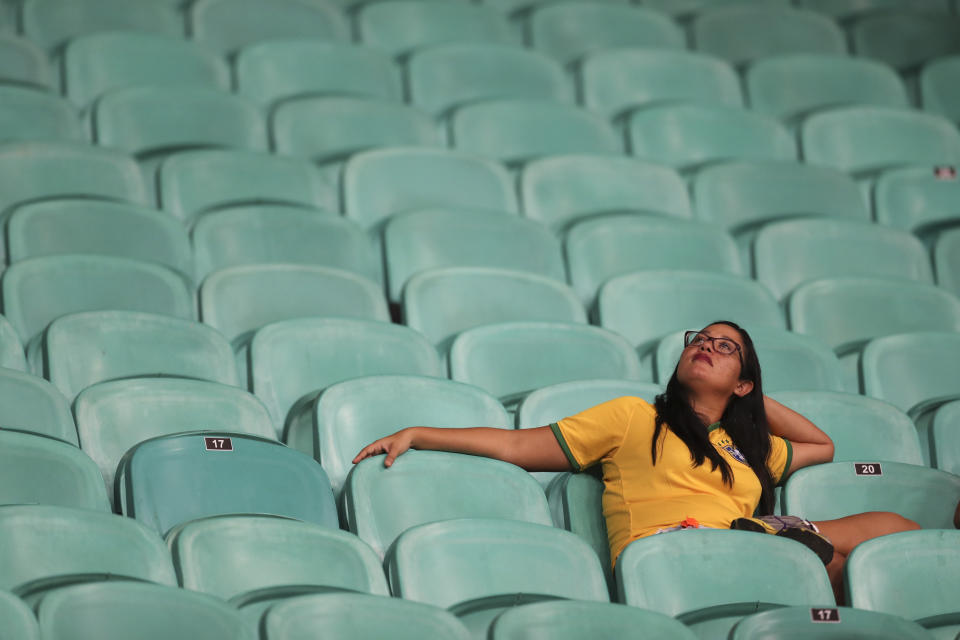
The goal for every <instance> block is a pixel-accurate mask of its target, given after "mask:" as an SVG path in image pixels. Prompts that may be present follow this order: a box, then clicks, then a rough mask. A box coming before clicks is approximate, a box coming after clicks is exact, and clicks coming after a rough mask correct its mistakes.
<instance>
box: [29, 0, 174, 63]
mask: <svg viewBox="0 0 960 640" xmlns="http://www.w3.org/2000/svg"><path fill="white" fill-rule="evenodd" d="M20 22H21V29H22V31H23V34H24V35H25V36H26V37H27V38H29V39H30V40H31V41H32V42H34V43H36V44H37V45H39V46H41V47H43V48H44V49H46V50H48V51H55V50H57V49H59V48H60V47H62V46H63V45H64V43H66V42H67V41H68V40H70V39H71V38H74V37H77V36H82V35H85V34H88V33H93V32H95V31H107V30H121V31H136V32H144V33H157V34H163V35H167V36H172V37H183V35H184V24H183V17H182V16H180V15H179V14H178V13H177V11H176V8H175V7H173V6H172V5H170V4H169V3H166V4H165V3H163V2H154V3H151V4H150V5H148V6H146V7H136V6H133V5H131V4H129V3H126V2H123V0H119V1H118V0H92V1H91V2H84V3H83V4H77V3H76V2H71V1H70V0H53V1H52V2H51V1H50V0H29V1H26V2H24V3H23V5H22V6H21V8H20Z"/></svg>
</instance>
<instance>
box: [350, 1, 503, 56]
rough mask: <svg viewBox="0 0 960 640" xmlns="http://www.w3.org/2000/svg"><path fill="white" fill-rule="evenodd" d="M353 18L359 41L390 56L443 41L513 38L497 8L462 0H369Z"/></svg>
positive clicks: (483, 40) (489, 40)
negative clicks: (457, 0) (371, 1)
mask: <svg viewBox="0 0 960 640" xmlns="http://www.w3.org/2000/svg"><path fill="white" fill-rule="evenodd" d="M356 21H357V34H358V36H359V39H360V41H361V42H362V43H363V44H365V45H367V46H369V47H374V48H377V49H382V50H384V51H386V52H387V53H389V54H391V55H393V56H400V55H404V54H408V53H411V52H412V51H413V50H414V49H418V48H422V47H428V46H431V45H437V44H444V43H447V42H461V43H463V42H495V43H500V44H512V43H514V42H515V36H514V34H513V32H512V31H511V29H510V26H509V25H508V23H507V20H506V18H504V17H503V16H501V15H500V13H499V12H498V11H497V10H495V9H493V8H491V7H487V6H482V5H475V4H471V3H466V2H433V1H432V0H392V1H391V2H378V3H372V4H368V5H366V6H364V7H362V8H361V9H360V11H359V12H358V14H357V18H356Z"/></svg>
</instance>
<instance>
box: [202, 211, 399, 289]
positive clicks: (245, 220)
mask: <svg viewBox="0 0 960 640" xmlns="http://www.w3.org/2000/svg"><path fill="white" fill-rule="evenodd" d="M190 239H191V240H192V241H193V247H194V252H195V253H194V255H195V256H196V259H197V279H198V280H202V279H203V278H205V277H206V276H207V275H209V274H210V273H212V272H214V271H216V270H218V269H225V268H227V267H235V266H239V265H243V264H265V263H288V264H315V265H321V266H327V267H334V268H337V269H342V270H344V271H349V272H351V273H356V274H358V275H361V276H363V277H365V278H370V279H371V280H374V281H377V280H379V279H380V278H381V277H382V274H381V265H380V260H379V256H375V255H374V253H373V248H372V247H371V246H370V240H369V239H368V238H367V234H366V233H364V231H363V229H361V228H360V227H359V226H358V225H356V224H354V223H353V222H352V221H350V220H344V219H343V218H342V217H340V216H339V215H336V214H335V213H334V214H331V213H329V212H326V211H321V210H317V209H307V208H305V207H301V206H290V205H279V204H274V205H246V206H237V207H231V208H228V209H221V210H219V211H214V212H211V213H207V214H204V215H203V216H201V217H200V218H199V219H198V220H197V222H196V224H195V225H194V226H193V230H192V231H191V232H190Z"/></svg>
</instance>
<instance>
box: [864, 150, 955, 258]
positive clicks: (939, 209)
mask: <svg viewBox="0 0 960 640" xmlns="http://www.w3.org/2000/svg"><path fill="white" fill-rule="evenodd" d="M958 197H960V181H958V180H956V179H955V178H951V177H950V174H949V172H947V174H946V175H943V176H942V177H941V176H939V175H938V172H937V171H936V170H935V169H931V168H930V167H905V168H903V169H893V170H890V171H885V172H884V173H883V174H882V175H881V176H880V177H878V178H877V181H876V184H875V186H874V190H873V199H874V213H875V215H876V218H877V222H879V223H880V224H883V225H887V226H890V227H896V228H898V229H903V230H904V231H909V232H911V233H913V234H914V235H916V236H918V237H919V238H920V239H921V240H925V241H927V242H928V243H932V241H933V240H934V239H935V238H936V236H937V234H938V233H939V232H940V231H941V230H943V229H946V228H948V227H951V226H956V225H958V224H960V212H958V211H957V209H956V206H955V204H954V203H955V202H956V200H957V198H958ZM934 261H935V262H936V257H935V258H934Z"/></svg>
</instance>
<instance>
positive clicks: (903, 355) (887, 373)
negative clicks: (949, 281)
mask: <svg viewBox="0 0 960 640" xmlns="http://www.w3.org/2000/svg"><path fill="white" fill-rule="evenodd" d="M958 357H960V333H957V332H953V331H936V332H933V331H931V332H913V333H901V334H897V335H888V336H882V337H879V338H874V339H873V340H871V341H870V342H868V343H867V345H866V346H865V347H864V349H863V355H862V356H861V358H860V370H861V373H862V375H863V392H864V393H865V394H866V395H868V396H872V397H874V398H880V399H881V400H885V401H887V402H889V403H890V404H893V405H895V406H896V407H898V408H899V409H900V410H901V411H904V412H908V413H909V414H910V415H911V416H912V417H914V418H917V417H918V416H919V415H920V414H921V413H923V412H925V411H929V410H930V409H933V408H934V407H935V406H936V405H938V404H941V403H943V402H944V401H945V400H947V399H952V398H953V397H955V396H957V395H958V389H957V386H956V384H954V380H955V379H956V377H957V375H958V374H960V368H958V367H960V363H958V362H957V358H958Z"/></svg>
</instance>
